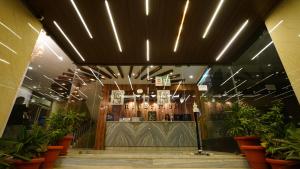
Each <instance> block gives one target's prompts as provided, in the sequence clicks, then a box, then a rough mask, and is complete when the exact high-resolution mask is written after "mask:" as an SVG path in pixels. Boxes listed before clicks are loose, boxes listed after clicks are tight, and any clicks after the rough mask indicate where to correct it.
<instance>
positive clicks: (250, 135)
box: [225, 103, 260, 154]
mask: <svg viewBox="0 0 300 169" xmlns="http://www.w3.org/2000/svg"><path fill="white" fill-rule="evenodd" d="M258 116H259V111H258V110H257V109H256V108H255V107H252V106H250V105H247V104H240V105H239V104H238V103H235V104H233V106H232V111H231V112H230V113H229V114H228V115H227V117H226V119H225V124H226V128H227V134H228V135H230V136H233V137H234V139H235V140H236V142H237V143H238V145H239V147H241V146H245V145H259V143H260V140H259V137H257V135H258V133H257V130H256V129H257V126H258V123H259V121H258V118H257V117H258ZM241 151H242V150H241ZM242 154H244V152H243V151H242Z"/></svg>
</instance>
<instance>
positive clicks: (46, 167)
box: [41, 146, 64, 169]
mask: <svg viewBox="0 0 300 169" xmlns="http://www.w3.org/2000/svg"><path fill="white" fill-rule="evenodd" d="M63 148H64V147H63V146H48V147H47V149H48V150H47V152H45V153H44V158H45V161H44V163H43V164H42V165H41V168H42V169H52V168H53V166H54V163H55V161H56V159H57V157H58V155H59V153H60V151H61V150H62V149H63Z"/></svg>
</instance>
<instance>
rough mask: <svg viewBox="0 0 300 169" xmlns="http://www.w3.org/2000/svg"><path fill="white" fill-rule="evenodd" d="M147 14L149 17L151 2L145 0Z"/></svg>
mask: <svg viewBox="0 0 300 169" xmlns="http://www.w3.org/2000/svg"><path fill="white" fill-rule="evenodd" d="M145 12H146V15H147V16H148V15H149V0H145Z"/></svg>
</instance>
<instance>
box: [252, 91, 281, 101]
mask: <svg viewBox="0 0 300 169" xmlns="http://www.w3.org/2000/svg"><path fill="white" fill-rule="evenodd" d="M275 92H276V91H273V92H271V93H268V94H266V95H263V96H261V97H259V98H257V99H254V101H257V100H260V99H262V98H264V97H267V96H269V95H271V94H273V93H275Z"/></svg>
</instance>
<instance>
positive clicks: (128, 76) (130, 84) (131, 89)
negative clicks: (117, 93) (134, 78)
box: [127, 75, 133, 90]
mask: <svg viewBox="0 0 300 169" xmlns="http://www.w3.org/2000/svg"><path fill="white" fill-rule="evenodd" d="M127 77H128V80H129V84H130V87H131V90H133V87H132V83H131V80H130V77H129V75H128V76H127Z"/></svg>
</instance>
